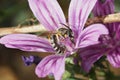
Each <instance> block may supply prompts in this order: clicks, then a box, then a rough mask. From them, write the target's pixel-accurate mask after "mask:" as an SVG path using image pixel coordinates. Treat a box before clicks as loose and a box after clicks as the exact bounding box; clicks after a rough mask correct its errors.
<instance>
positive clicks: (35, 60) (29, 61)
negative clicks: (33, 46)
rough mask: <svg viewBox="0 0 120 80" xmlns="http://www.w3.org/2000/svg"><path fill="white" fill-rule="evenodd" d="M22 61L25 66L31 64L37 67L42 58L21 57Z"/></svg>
mask: <svg viewBox="0 0 120 80" xmlns="http://www.w3.org/2000/svg"><path fill="white" fill-rule="evenodd" d="M22 60H23V61H24V63H25V65H26V66H29V65H31V64H33V63H34V64H36V65H37V64H38V63H39V62H40V61H41V60H42V58H40V57H38V56H29V57H25V56H22Z"/></svg>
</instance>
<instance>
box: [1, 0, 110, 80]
mask: <svg viewBox="0 0 120 80" xmlns="http://www.w3.org/2000/svg"><path fill="white" fill-rule="evenodd" d="M96 1H97V0H92V1H91V0H71V2H70V7H69V14H68V15H69V16H68V22H66V19H65V17H64V14H63V11H62V9H61V7H60V5H59V3H58V2H57V0H28V2H29V5H30V8H31V10H32V12H33V13H34V15H35V17H36V18H37V19H38V20H39V21H40V23H41V24H42V25H44V26H45V28H46V29H47V30H48V31H57V30H58V29H60V28H62V27H63V28H66V27H64V26H63V25H61V23H62V24H65V25H67V23H68V25H69V28H70V29H71V30H72V32H73V35H74V42H75V44H73V43H72V42H71V41H70V38H69V37H68V38H63V40H59V45H58V46H61V45H63V46H64V47H65V51H64V52H63V53H62V54H61V55H60V54H57V52H56V50H55V48H53V47H52V44H51V43H50V41H49V40H48V39H46V38H41V37H37V36H35V35H30V34H11V35H7V36H4V37H2V38H1V39H0V43H1V44H4V45H5V46H6V47H9V48H17V49H20V50H23V51H37V52H48V53H49V52H50V53H53V54H51V55H49V56H46V57H45V58H43V59H42V60H41V61H40V63H39V64H38V65H37V67H36V70H35V73H36V74H37V75H38V77H46V76H47V75H49V74H53V76H54V77H55V80H61V78H62V75H63V73H64V71H65V58H66V57H68V56H69V55H71V54H73V53H74V52H75V51H76V49H78V48H81V47H86V46H88V45H92V44H97V43H98V38H99V36H100V35H101V34H107V33H108V30H107V29H106V28H105V27H104V25H102V24H94V25H90V26H88V27H87V28H85V29H84V25H85V22H86V20H87V18H88V16H89V14H90V12H91V10H92V9H93V7H94V5H95V3H96Z"/></svg>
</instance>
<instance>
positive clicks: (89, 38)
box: [76, 24, 108, 48]
mask: <svg viewBox="0 0 120 80" xmlns="http://www.w3.org/2000/svg"><path fill="white" fill-rule="evenodd" d="M101 34H108V30H107V28H106V27H105V26H104V25H102V24H93V25H90V26H88V27H87V28H85V29H84V30H83V31H82V32H81V34H79V37H78V39H77V43H76V48H81V47H86V46H89V45H92V44H96V43H98V38H99V36H100V35H101Z"/></svg>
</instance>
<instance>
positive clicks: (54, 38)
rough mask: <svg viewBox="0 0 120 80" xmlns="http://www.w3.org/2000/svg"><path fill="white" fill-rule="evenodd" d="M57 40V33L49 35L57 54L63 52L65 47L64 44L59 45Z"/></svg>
mask: <svg viewBox="0 0 120 80" xmlns="http://www.w3.org/2000/svg"><path fill="white" fill-rule="evenodd" d="M58 41H59V39H58V35H56V34H52V35H51V36H50V42H51V44H52V47H53V48H54V50H55V51H56V52H57V54H63V53H64V52H65V49H66V47H65V46H64V45H60V44H59V43H58Z"/></svg>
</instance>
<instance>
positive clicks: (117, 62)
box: [79, 0, 120, 72]
mask: <svg viewBox="0 0 120 80" xmlns="http://www.w3.org/2000/svg"><path fill="white" fill-rule="evenodd" d="M100 1H101V0H99V1H98V2H97V3H96V6H95V7H94V9H93V14H94V15H95V16H102V15H107V14H111V13H114V3H113V0H105V2H104V3H101V2H100ZM105 25H106V27H107V28H108V30H109V34H103V35H100V37H99V43H98V44H95V45H90V46H87V47H86V48H82V49H80V51H79V52H80V57H81V59H82V68H83V69H84V70H85V71H86V72H89V70H90V68H91V66H92V64H93V63H94V62H96V61H97V60H98V59H100V58H101V57H102V56H103V55H106V56H107V59H108V61H109V62H110V63H111V64H112V65H113V66H114V67H120V23H110V24H105Z"/></svg>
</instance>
